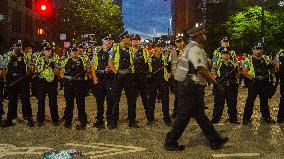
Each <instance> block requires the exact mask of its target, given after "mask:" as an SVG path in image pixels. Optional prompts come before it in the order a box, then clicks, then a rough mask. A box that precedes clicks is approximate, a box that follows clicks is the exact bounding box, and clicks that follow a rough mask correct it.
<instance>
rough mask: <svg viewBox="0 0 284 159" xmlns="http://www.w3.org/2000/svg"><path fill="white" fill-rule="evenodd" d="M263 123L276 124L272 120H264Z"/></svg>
mask: <svg viewBox="0 0 284 159" xmlns="http://www.w3.org/2000/svg"><path fill="white" fill-rule="evenodd" d="M263 122H265V123H267V124H276V122H275V121H274V120H272V119H270V118H268V119H263Z"/></svg>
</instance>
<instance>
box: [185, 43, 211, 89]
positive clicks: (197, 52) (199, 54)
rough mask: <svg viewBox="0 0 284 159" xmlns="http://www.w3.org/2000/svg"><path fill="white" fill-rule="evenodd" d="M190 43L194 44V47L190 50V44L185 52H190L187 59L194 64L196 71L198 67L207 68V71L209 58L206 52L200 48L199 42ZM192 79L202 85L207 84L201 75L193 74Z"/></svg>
mask: <svg viewBox="0 0 284 159" xmlns="http://www.w3.org/2000/svg"><path fill="white" fill-rule="evenodd" d="M190 43H193V47H191V48H189V47H188V46H189V44H188V45H187V46H186V48H185V52H187V51H188V54H187V55H188V56H187V57H185V58H186V59H188V60H189V61H190V62H191V63H192V64H193V66H194V69H197V67H205V68H206V69H207V68H208V66H207V57H206V53H205V51H204V50H203V49H202V48H201V47H200V46H199V44H198V43H197V42H195V41H191V42H190ZM184 55H185V54H184ZM191 79H192V80H193V81H195V82H198V83H199V84H201V85H206V84H207V81H206V80H205V78H203V77H202V76H201V75H200V74H199V73H197V74H193V75H192V76H191Z"/></svg>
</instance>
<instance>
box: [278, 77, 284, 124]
mask: <svg viewBox="0 0 284 159" xmlns="http://www.w3.org/2000/svg"><path fill="white" fill-rule="evenodd" d="M280 95H281V96H280V103H279V111H278V115H277V119H278V120H279V121H281V120H284V79H280Z"/></svg>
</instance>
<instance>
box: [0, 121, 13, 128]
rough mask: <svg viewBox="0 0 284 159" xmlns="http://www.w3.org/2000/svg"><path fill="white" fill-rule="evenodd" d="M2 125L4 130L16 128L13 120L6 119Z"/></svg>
mask: <svg viewBox="0 0 284 159" xmlns="http://www.w3.org/2000/svg"><path fill="white" fill-rule="evenodd" d="M1 125H2V127H3V128H6V127H10V126H14V125H15V124H14V123H13V122H12V120H9V119H5V120H4V121H3V122H2V124H1Z"/></svg>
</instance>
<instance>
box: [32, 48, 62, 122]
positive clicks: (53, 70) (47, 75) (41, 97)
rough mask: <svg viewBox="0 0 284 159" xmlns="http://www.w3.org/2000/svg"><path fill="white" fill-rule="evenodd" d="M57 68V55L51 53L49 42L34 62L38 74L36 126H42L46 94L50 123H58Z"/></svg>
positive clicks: (58, 73)
mask: <svg viewBox="0 0 284 159" xmlns="http://www.w3.org/2000/svg"><path fill="white" fill-rule="evenodd" d="M59 69H60V66H59V57H58V56H57V55H56V54H54V53H52V48H51V46H50V45H49V44H47V45H45V46H44V48H43V51H42V55H41V56H38V57H37V59H36V62H35V74H36V75H37V76H38V82H37V99H38V113H37V125H38V127H41V126H43V124H44V121H45V96H46V94H47V95H48V97H49V107H50V114H51V119H52V123H53V125H54V126H59V125H60V122H59V115H58V105H57V94H58V92H57V87H58V83H57V82H58V78H57V75H60V72H59Z"/></svg>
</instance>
